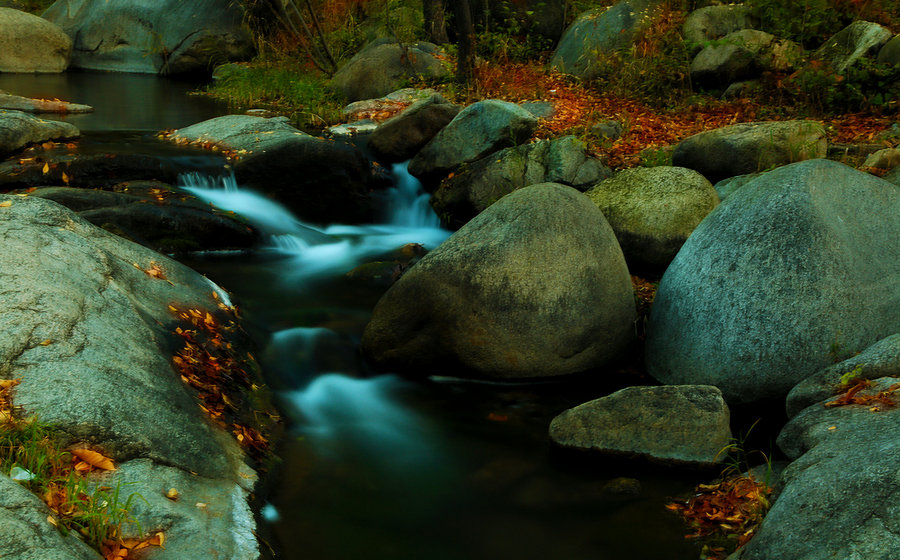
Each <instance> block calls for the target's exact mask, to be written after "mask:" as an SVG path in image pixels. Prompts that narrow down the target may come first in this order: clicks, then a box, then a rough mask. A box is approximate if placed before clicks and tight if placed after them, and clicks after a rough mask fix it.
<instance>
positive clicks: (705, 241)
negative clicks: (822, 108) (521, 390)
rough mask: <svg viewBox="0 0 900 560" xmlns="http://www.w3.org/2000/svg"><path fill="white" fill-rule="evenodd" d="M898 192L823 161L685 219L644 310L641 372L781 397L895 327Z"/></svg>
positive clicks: (779, 173)
mask: <svg viewBox="0 0 900 560" xmlns="http://www.w3.org/2000/svg"><path fill="white" fill-rule="evenodd" d="M897 216H900V190H898V189H897V187H896V186H894V185H892V184H890V183H888V182H886V181H883V180H881V179H879V178H877V177H874V176H872V175H869V174H867V173H863V172H860V171H857V170H855V169H852V168H850V167H848V166H846V165H843V164H840V163H836V162H833V161H829V160H813V161H807V162H801V163H795V164H793V165H788V166H784V167H781V168H779V169H776V170H774V171H770V172H768V173H765V174H763V175H761V176H759V177H757V178H756V179H754V180H753V181H751V182H749V183H747V184H746V185H744V186H742V187H741V188H740V189H738V190H737V191H735V192H734V193H733V194H731V195H730V196H729V197H728V198H727V199H726V200H725V201H723V202H722V203H721V204H720V205H719V206H718V207H717V208H716V209H715V210H713V211H712V212H711V213H710V214H709V215H708V216H707V217H706V218H705V219H704V220H703V222H701V223H700V225H699V226H697V229H695V230H694V232H693V233H692V234H691V236H690V237H689V238H688V240H687V241H686V242H685V244H684V245H683V246H682V248H681V250H680V251H679V253H678V255H677V256H676V257H675V259H674V260H673V261H672V264H671V265H670V266H669V268H668V269H667V270H666V273H665V275H664V276H663V278H662V281H661V282H660V285H659V290H658V291H657V294H656V299H655V300H654V302H653V311H652V313H651V316H650V323H649V327H648V335H647V344H646V354H645V358H646V363H647V371H648V373H650V375H652V376H653V377H655V378H656V379H658V380H660V381H662V382H664V383H672V384H681V383H691V384H694V383H702V384H708V385H715V386H717V387H719V388H720V389H721V390H722V394H723V395H725V398H726V400H727V401H728V402H729V403H746V402H753V401H758V400H760V399H766V398H783V397H784V396H785V395H786V394H787V392H788V391H789V390H790V389H791V388H792V387H793V386H794V385H796V384H797V383H798V382H799V381H801V380H802V379H804V378H805V377H807V376H808V375H810V374H811V373H813V372H815V371H818V370H819V369H822V368H824V367H826V366H827V365H828V364H829V362H830V359H831V358H830V357H829V351H830V349H831V348H832V347H833V346H834V345H835V344H838V345H839V346H840V347H841V348H842V349H843V351H846V352H851V353H852V352H858V351H861V350H863V349H865V348H866V347H868V346H870V345H871V344H873V343H874V342H876V341H878V340H880V339H882V338H884V337H886V336H888V335H891V334H893V333H896V332H900V313H897V310H898V309H900V221H898V220H897Z"/></svg>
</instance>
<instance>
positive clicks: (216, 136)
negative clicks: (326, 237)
mask: <svg viewBox="0 0 900 560" xmlns="http://www.w3.org/2000/svg"><path fill="white" fill-rule="evenodd" d="M168 138H169V140H171V141H174V142H177V143H192V144H198V145H203V146H215V147H217V148H218V149H221V150H225V151H228V152H229V153H232V154H234V155H235V156H237V157H238V158H239V159H238V160H237V162H236V163H235V164H234V165H233V168H234V174H235V177H236V179H237V181H238V184H240V185H242V186H245V187H249V188H251V189H254V190H257V191H259V192H262V193H266V194H269V195H271V196H272V197H273V198H275V199H277V200H278V201H279V202H281V203H282V204H285V205H286V206H288V207H289V208H290V209H291V210H293V211H294V213H295V214H297V216H298V217H299V218H300V219H303V220H309V221H312V222H317V223H331V222H341V223H358V222H366V221H370V220H371V219H373V210H372V207H371V200H370V199H369V190H370V187H371V186H373V185H372V182H373V180H374V179H373V174H372V169H371V163H370V162H369V160H368V159H367V158H366V157H365V156H364V155H363V154H362V152H361V151H360V150H358V149H357V148H356V147H354V146H352V145H351V144H347V143H344V142H338V141H332V140H324V139H322V138H317V137H314V136H310V135H309V134H306V133H304V132H301V131H299V130H297V129H296V128H294V127H292V126H291V125H289V124H288V123H287V119H285V118H283V117H276V118H271V119H265V118H262V117H252V116H249V115H226V116H224V117H216V118H214V119H210V120H207V121H203V122H200V123H197V124H194V125H191V126H188V127H185V128H181V129H178V130H176V131H175V132H173V133H172V134H171V135H169V136H168Z"/></svg>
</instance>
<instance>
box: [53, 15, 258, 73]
mask: <svg viewBox="0 0 900 560" xmlns="http://www.w3.org/2000/svg"><path fill="white" fill-rule="evenodd" d="M43 17H44V18H46V19H47V20H49V21H51V22H53V23H55V24H56V25H58V26H60V27H61V28H62V29H63V31H65V33H66V34H68V36H69V37H71V38H72V41H73V49H72V67H73V68H85V69H89V70H109V71H113V72H137V73H144V74H196V73H200V74H209V73H211V72H212V70H213V67H214V66H216V65H217V64H222V63H225V62H229V61H234V60H247V59H249V58H250V57H251V56H252V55H253V50H254V49H253V43H252V40H251V38H250V34H249V32H248V31H247V29H245V27H244V26H243V23H242V20H243V13H242V11H241V9H240V8H238V7H237V5H236V3H234V2H229V1H228V0H192V1H191V2H183V1H181V0H57V1H56V2H55V3H54V4H53V5H52V6H50V7H49V8H47V11H45V12H44V14H43Z"/></svg>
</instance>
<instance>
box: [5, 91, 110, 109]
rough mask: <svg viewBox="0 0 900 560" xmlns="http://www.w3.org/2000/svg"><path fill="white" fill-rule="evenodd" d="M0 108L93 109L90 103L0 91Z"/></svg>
mask: <svg viewBox="0 0 900 560" xmlns="http://www.w3.org/2000/svg"><path fill="white" fill-rule="evenodd" d="M0 109H12V110H15V111H22V112H24V113H63V114H67V113H90V112H92V111H93V110H94V108H93V107H91V106H90V105H81V104H79V103H69V102H68V101H55V100H54V101H51V100H48V99H31V98H30V97H22V96H21V95H11V94H9V93H0Z"/></svg>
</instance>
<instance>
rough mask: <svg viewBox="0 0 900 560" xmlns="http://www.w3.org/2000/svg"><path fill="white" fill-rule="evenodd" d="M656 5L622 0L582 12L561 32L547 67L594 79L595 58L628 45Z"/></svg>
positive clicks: (652, 0)
mask: <svg viewBox="0 0 900 560" xmlns="http://www.w3.org/2000/svg"><path fill="white" fill-rule="evenodd" d="M656 4H657V2H656V1H654V0H625V1H623V2H618V3H616V4H613V5H612V6H609V7H606V8H595V9H593V10H588V11H586V12H584V13H583V14H581V15H580V16H578V18H576V19H575V21H574V22H572V24H571V25H570V26H569V27H568V28H567V29H566V31H565V32H564V33H563V36H562V38H561V39H560V40H559V44H558V45H557V46H556V50H555V51H554V53H553V57H552V58H551V59H550V66H551V67H552V68H555V69H557V70H559V71H560V72H564V73H566V74H572V75H573V76H578V77H579V78H584V79H591V78H595V77H596V76H597V71H598V64H597V61H598V59H599V58H600V57H602V56H604V55H610V54H612V53H614V52H616V51H619V50H621V49H624V48H626V47H627V46H628V45H630V44H631V41H632V40H633V38H634V36H635V35H636V34H637V33H638V32H640V31H642V30H643V29H645V28H646V27H647V26H648V25H649V24H650V21H651V20H652V18H651V17H650V14H651V12H652V10H653V9H654V8H655V6H656Z"/></svg>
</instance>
